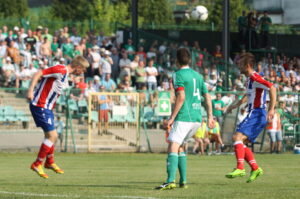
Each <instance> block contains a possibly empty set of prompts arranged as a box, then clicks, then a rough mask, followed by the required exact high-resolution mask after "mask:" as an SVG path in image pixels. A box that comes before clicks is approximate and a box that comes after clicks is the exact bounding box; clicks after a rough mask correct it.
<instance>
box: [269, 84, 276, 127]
mask: <svg viewBox="0 0 300 199" xmlns="http://www.w3.org/2000/svg"><path fill="white" fill-rule="evenodd" d="M269 94H270V105H269V110H268V116H267V119H268V121H269V122H271V121H272V119H273V117H274V114H275V104H276V88H275V87H274V86H272V87H271V88H270V91H269Z"/></svg>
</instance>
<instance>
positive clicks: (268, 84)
mask: <svg viewBox="0 0 300 199" xmlns="http://www.w3.org/2000/svg"><path fill="white" fill-rule="evenodd" d="M250 79H251V80H252V81H254V82H256V83H257V87H258V88H262V89H265V90H270V88H271V87H272V86H273V84H272V83H271V82H269V81H267V80H265V79H264V78H262V77H261V76H260V75H258V74H253V75H251V77H250Z"/></svg>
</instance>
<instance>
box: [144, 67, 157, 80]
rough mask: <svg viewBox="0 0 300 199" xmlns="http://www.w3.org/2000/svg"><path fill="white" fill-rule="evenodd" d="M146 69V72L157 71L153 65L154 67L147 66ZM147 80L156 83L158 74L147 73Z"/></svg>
mask: <svg viewBox="0 0 300 199" xmlns="http://www.w3.org/2000/svg"><path fill="white" fill-rule="evenodd" d="M145 71H146V73H147V72H148V73H154V72H156V73H157V69H156V68H155V67H153V66H152V67H146V68H145ZM147 82H151V83H156V82H157V80H156V76H154V75H147Z"/></svg>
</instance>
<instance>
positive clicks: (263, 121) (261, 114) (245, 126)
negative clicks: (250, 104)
mask: <svg viewBox="0 0 300 199" xmlns="http://www.w3.org/2000/svg"><path fill="white" fill-rule="evenodd" d="M266 125H267V113H266V110H265V109H260V108H258V109H254V110H252V111H251V112H250V113H248V115H247V117H246V118H245V119H244V120H243V121H242V122H241V123H240V124H239V125H238V126H237V129H236V131H237V132H240V133H243V134H244V135H246V136H247V137H248V140H250V141H251V142H252V143H254V142H255V139H256V138H257V136H258V135H259V134H260V133H261V132H262V131H263V130H264V128H265V127H266Z"/></svg>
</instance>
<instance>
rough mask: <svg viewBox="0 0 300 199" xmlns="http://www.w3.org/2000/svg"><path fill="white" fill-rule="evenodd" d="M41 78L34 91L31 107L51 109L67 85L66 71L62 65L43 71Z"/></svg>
mask: <svg viewBox="0 0 300 199" xmlns="http://www.w3.org/2000/svg"><path fill="white" fill-rule="evenodd" d="M42 72H43V78H42V80H41V81H40V83H39V84H38V86H37V87H36V89H35V91H34V98H33V100H32V101H31V103H32V105H34V106H38V107H41V108H45V109H50V110H51V109H53V107H54V106H55V103H56V100H57V98H58V97H59V95H60V94H61V93H62V90H63V89H64V88H65V87H67V85H68V70H67V67H66V66H64V65H55V66H52V67H49V68H47V69H44V70H43V71H42Z"/></svg>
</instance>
